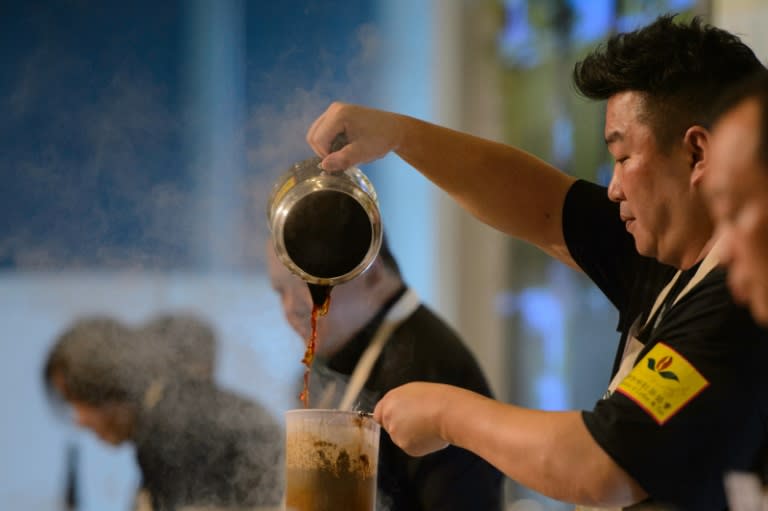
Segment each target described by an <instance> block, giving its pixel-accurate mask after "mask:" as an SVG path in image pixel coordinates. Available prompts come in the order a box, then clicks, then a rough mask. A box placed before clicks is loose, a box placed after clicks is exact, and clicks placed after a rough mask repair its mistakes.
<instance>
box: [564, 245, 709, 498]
mask: <svg viewBox="0 0 768 511" xmlns="http://www.w3.org/2000/svg"><path fill="white" fill-rule="evenodd" d="M717 254H718V250H717V243H715V246H713V247H712V249H711V250H710V251H709V252H708V253H707V255H706V256H705V257H704V260H703V261H701V265H699V269H698V270H696V273H694V275H693V277H692V278H691V280H690V281H689V282H688V284H686V285H685V287H684V288H683V289H681V290H680V293H678V295H677V296H676V297H675V299H674V300H673V301H672V303H671V304H670V305H669V308H670V309H671V308H672V306H674V305H675V304H676V303H677V302H679V301H680V299H681V298H682V297H683V296H685V295H686V294H688V292H689V291H690V290H691V289H693V287H694V286H696V284H698V283H699V282H701V281H702V279H704V277H706V276H707V275H709V272H711V271H712V270H713V269H715V267H716V266H717V265H718V262H719V260H718V257H717ZM681 274H682V271H681V270H678V271H677V273H675V276H674V277H672V279H671V280H670V281H669V283H667V285H666V286H664V289H662V290H661V292H659V295H658V296H657V297H656V301H655V302H654V304H653V307H651V312H650V314H648V317H647V319H646V320H645V322H644V323H643V324H642V325H641V324H640V318H637V319H636V320H635V322H634V323H633V324H632V326H631V327H630V329H629V332H628V334H627V343H626V344H625V345H624V353H623V354H622V359H621V364H620V365H619V369H618V371H617V372H616V374H615V375H614V377H613V378H612V379H611V382H610V383H609V384H608V391H607V392H606V393H605V396H604V398H607V397H609V396H610V395H611V394H613V391H614V390H616V387H618V386H619V384H620V383H621V382H622V381H623V380H624V378H625V377H626V376H627V375H628V374H629V372H630V371H632V368H633V367H634V366H635V362H636V361H637V356H638V355H639V354H640V351H642V349H643V348H644V347H645V345H644V344H643V343H642V342H640V341H639V340H638V339H637V337H638V335H639V333H640V331H641V330H642V328H644V327H645V326H646V325H647V324H648V322H649V321H651V320H652V319H653V318H654V316H655V315H656V312H657V311H658V310H659V307H661V305H662V303H664V300H665V299H666V298H667V295H668V294H669V292H670V290H671V289H672V287H673V286H674V285H675V283H676V282H677V280H678V279H679V278H680V275H681ZM659 319H661V318H659ZM657 321H658V320H657ZM621 509H622V508H619V507H615V508H614V507H612V508H602V507H601V508H597V507H584V506H576V508H575V510H574V511H621Z"/></svg>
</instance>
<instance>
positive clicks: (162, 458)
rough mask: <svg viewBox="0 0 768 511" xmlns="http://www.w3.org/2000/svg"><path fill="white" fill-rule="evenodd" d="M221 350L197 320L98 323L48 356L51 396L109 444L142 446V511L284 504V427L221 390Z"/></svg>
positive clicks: (77, 328)
mask: <svg viewBox="0 0 768 511" xmlns="http://www.w3.org/2000/svg"><path fill="white" fill-rule="evenodd" d="M197 343H199V344H200V346H201V347H202V349H201V350H200V351H197V350H196V349H195V346H196V345H197ZM215 345H216V341H215V334H214V333H213V330H212V329H211V328H210V327H209V326H207V325H206V324H205V322H203V321H201V320H199V319H196V318H194V319H193V318H191V317H186V316H185V317H173V316H161V317H158V318H156V319H154V320H151V321H149V322H148V323H146V324H145V325H143V326H142V327H140V328H137V329H131V328H128V327H126V326H125V325H123V324H121V323H120V322H118V321H116V320H114V319H112V318H107V317H91V318H83V319H80V320H78V321H76V322H75V323H74V324H73V325H72V326H71V327H70V328H69V329H67V330H66V331H65V332H64V333H62V334H61V335H60V336H59V337H58V338H57V339H56V341H55V343H54V345H53V346H52V348H51V350H50V352H49V355H48V358H47V360H46V363H45V368H44V374H43V376H44V382H45V385H46V388H47V389H48V391H49V395H50V396H51V397H52V398H53V399H54V400H55V401H57V402H59V403H63V404H66V405H68V407H69V408H71V410H72V412H73V419H74V420H75V421H76V422H77V423H78V424H79V425H80V426H82V427H84V428H87V429H89V430H91V431H92V432H93V433H95V434H96V435H97V436H98V437H99V438H100V439H101V440H102V441H104V442H106V443H108V444H111V445H120V444H122V443H125V442H130V443H131V444H133V446H134V447H135V449H136V460H137V463H138V466H139V469H140V472H141V478H142V482H141V491H140V492H139V494H138V498H137V499H136V503H135V507H137V508H138V509H153V510H176V509H184V508H192V507H197V508H210V509H236V508H245V507H249V508H254V507H274V506H278V505H279V504H280V501H281V498H282V492H283V489H282V447H283V441H282V431H281V428H280V427H279V425H278V424H277V422H276V421H275V420H274V419H273V417H272V416H271V415H270V414H269V413H268V412H267V411H266V410H265V409H264V408H263V407H262V406H260V405H258V404H256V403H253V402H252V401H249V400H247V399H245V398H243V397H241V396H239V395H237V394H235V393H233V392H231V391H228V390H225V389H222V388H219V387H218V386H216V384H215V383H214V382H213V379H212V375H213V367H214V361H215V351H216V350H215ZM190 354H191V355H192V356H190V357H189V358H188V359H187V358H184V355H190Z"/></svg>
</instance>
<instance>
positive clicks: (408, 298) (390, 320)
mask: <svg viewBox="0 0 768 511" xmlns="http://www.w3.org/2000/svg"><path fill="white" fill-rule="evenodd" d="M419 304H420V300H419V297H418V296H417V295H416V293H414V292H413V291H412V290H410V289H408V290H406V291H405V293H404V294H403V296H401V297H400V299H399V300H398V301H397V302H396V303H395V304H394V305H393V306H392V308H391V309H389V311H388V312H387V314H386V315H385V316H384V319H383V320H382V322H381V325H379V328H377V329H376V332H375V333H374V334H373V337H372V338H371V342H370V343H369V344H368V347H367V348H366V349H365V351H364V352H363V355H362V356H361V357H360V360H358V362H357V365H356V366H355V370H354V371H353V372H352V377H351V378H350V379H349V384H348V385H347V389H346V391H344V397H343V398H342V399H341V403H340V404H339V410H351V409H352V405H354V403H355V401H356V400H357V396H358V395H359V394H360V391H361V390H362V389H363V385H364V384H365V382H366V381H367V380H368V376H370V374H371V371H372V370H373V366H374V365H375V364H376V360H378V358H379V355H380V354H381V350H382V349H384V345H385V344H386V343H387V341H388V340H389V338H390V337H391V336H392V332H394V331H395V329H397V327H398V326H400V324H401V323H402V322H403V321H405V320H406V319H408V317H410V315H411V314H413V313H414V312H415V311H416V309H418V308H419Z"/></svg>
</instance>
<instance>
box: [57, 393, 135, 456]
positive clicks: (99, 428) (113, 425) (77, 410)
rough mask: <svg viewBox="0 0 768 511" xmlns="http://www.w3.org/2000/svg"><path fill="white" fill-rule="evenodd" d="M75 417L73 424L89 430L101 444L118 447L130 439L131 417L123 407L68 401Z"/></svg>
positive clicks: (113, 404) (119, 405) (114, 404)
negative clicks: (75, 423)
mask: <svg viewBox="0 0 768 511" xmlns="http://www.w3.org/2000/svg"><path fill="white" fill-rule="evenodd" d="M69 404H70V406H72V410H73V411H74V415H75V422H77V424H78V425H79V426H81V427H84V428H87V429H90V430H91V431H92V432H93V433H95V434H96V436H98V437H99V438H100V439H101V440H102V441H103V442H106V443H108V444H110V445H115V446H117V445H120V444H122V443H123V442H127V441H129V440H130V439H131V432H132V430H133V428H132V424H133V421H132V418H131V417H132V416H131V414H130V411H129V409H128V408H127V407H126V406H125V405H121V404H118V403H107V404H103V405H98V406H97V405H92V404H89V403H85V402H82V401H70V402H69Z"/></svg>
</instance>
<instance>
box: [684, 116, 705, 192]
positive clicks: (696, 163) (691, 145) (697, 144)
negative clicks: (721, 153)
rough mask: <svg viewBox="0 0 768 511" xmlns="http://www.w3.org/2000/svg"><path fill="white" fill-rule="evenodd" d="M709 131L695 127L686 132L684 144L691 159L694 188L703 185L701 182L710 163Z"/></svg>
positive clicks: (691, 180)
mask: <svg viewBox="0 0 768 511" xmlns="http://www.w3.org/2000/svg"><path fill="white" fill-rule="evenodd" d="M709 137H710V133H709V130H707V129H706V128H704V127H702V126H698V125H694V126H691V127H690V128H688V130H687V131H686V132H685V137H684V139H683V144H684V146H685V149H686V151H687V152H688V154H689V157H690V168H691V179H690V182H691V184H692V185H694V186H698V185H699V184H701V180H702V178H703V177H704V174H705V173H706V170H707V164H708V163H709Z"/></svg>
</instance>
